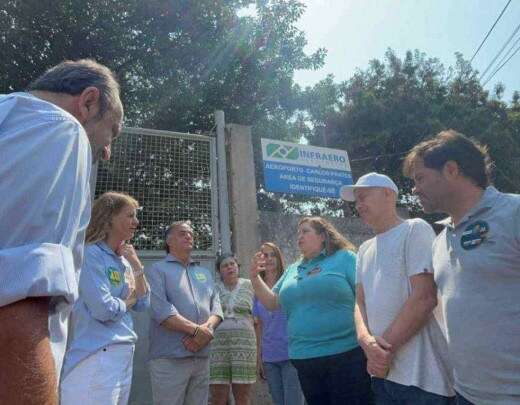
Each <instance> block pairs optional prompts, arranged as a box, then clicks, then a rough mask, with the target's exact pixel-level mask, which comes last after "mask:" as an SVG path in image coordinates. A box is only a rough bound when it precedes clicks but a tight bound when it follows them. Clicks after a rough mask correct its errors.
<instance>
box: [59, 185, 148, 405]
mask: <svg viewBox="0 0 520 405" xmlns="http://www.w3.org/2000/svg"><path fill="white" fill-rule="evenodd" d="M138 206H139V204H138V202H137V201H136V200H135V199H133V198H132V197H130V196H128V195H126V194H121V193H114V192H109V193H105V194H103V195H102V196H101V197H99V198H98V199H97V200H96V201H95V202H94V206H93V209H92V219H91V221H90V224H89V226H88V229H87V236H86V244H87V246H86V249H85V260H84V263H83V266H82V269H81V276H80V281H79V300H78V301H77V303H76V304H75V306H74V310H73V313H72V325H73V327H72V339H71V340H70V345H69V348H68V350H67V353H66V355H65V362H64V367H63V373H62V375H63V379H62V382H61V404H62V405H68V404H77V403H80V404H81V405H89V404H92V405H94V404H117V405H124V404H127V403H128V397H129V394H130V386H131V381H132V362H133V355H134V346H135V342H136V340H137V335H136V333H135V331H134V327H133V322H132V316H131V315H130V312H129V311H130V309H132V310H134V311H144V310H145V309H146V308H147V307H148V306H149V302H150V293H149V288H148V283H147V281H146V278H145V276H144V273H143V265H142V264H141V262H140V261H139V259H138V257H137V254H136V252H135V250H134V248H133V246H132V245H130V244H128V243H127V241H128V240H130V239H132V237H133V236H134V233H135V231H136V229H137V226H138V224H139V221H138V220H137V216H136V211H137V208H138Z"/></svg>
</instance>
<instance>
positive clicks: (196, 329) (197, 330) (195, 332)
mask: <svg viewBox="0 0 520 405" xmlns="http://www.w3.org/2000/svg"><path fill="white" fill-rule="evenodd" d="M199 329H200V326H199V325H197V326H196V327H195V331H194V332H193V334H192V335H191V337H195V336H197V334H198V333H199Z"/></svg>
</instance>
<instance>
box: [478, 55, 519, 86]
mask: <svg viewBox="0 0 520 405" xmlns="http://www.w3.org/2000/svg"><path fill="white" fill-rule="evenodd" d="M518 51H520V46H519V47H518V48H516V50H515V51H514V52H513V54H512V55H511V56H510V57H509V58H507V60H506V61H505V62H504V63H502V64H501V65H500V66H499V67H498V69H497V70H495V71H494V72H493V74H492V75H491V76H489V78H488V79H487V80H486V81H485V82H484V84H483V85H482V86H485V85H486V84H487V83H488V82H489V81H490V80H491V79H492V78H493V76H495V75H496V74H497V73H498V71H499V70H500V69H502V68H503V67H504V66H505V65H506V64H507V62H509V61H510V60H511V58H512V57H513V56H515V55H516V54H517V52H518Z"/></svg>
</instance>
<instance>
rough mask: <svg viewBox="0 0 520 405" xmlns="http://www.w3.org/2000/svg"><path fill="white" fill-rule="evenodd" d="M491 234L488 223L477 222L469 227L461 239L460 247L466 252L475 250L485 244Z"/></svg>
mask: <svg viewBox="0 0 520 405" xmlns="http://www.w3.org/2000/svg"><path fill="white" fill-rule="evenodd" d="M488 233H489V225H488V223H487V222H486V221H477V222H474V223H472V224H470V225H468V226H467V228H466V229H465V230H464V232H463V233H462V236H461V238H460V245H461V246H462V248H463V249H465V250H471V249H475V248H476V247H479V246H480V245H481V244H482V242H484V241H485V240H486V239H487V237H488Z"/></svg>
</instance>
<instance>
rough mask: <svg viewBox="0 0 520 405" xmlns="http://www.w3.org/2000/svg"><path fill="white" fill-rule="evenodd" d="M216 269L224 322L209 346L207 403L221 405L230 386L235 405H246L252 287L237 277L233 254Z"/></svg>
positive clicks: (252, 364) (252, 371)
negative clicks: (209, 400)
mask: <svg viewBox="0 0 520 405" xmlns="http://www.w3.org/2000/svg"><path fill="white" fill-rule="evenodd" d="M216 267H217V271H218V272H219V274H220V281H218V282H217V290H218V292H219V295H220V303H221V305H222V310H223V312H224V320H223V321H222V323H221V324H220V325H219V327H218V329H217V330H216V331H215V338H214V339H213V342H212V343H211V355H210V384H211V385H210V391H211V403H212V404H213V405H225V404H226V403H227V400H228V397H229V387H230V386H231V390H232V392H233V396H234V398H235V404H236V405H248V404H249V403H250V397H251V387H252V384H253V383H254V382H255V381H256V337H255V330H254V324H253V314H252V312H253V297H254V293H253V287H252V286H251V281H249V280H247V279H244V278H240V277H239V265H238V262H237V260H236V258H235V256H234V255H233V254H230V253H228V254H223V255H221V256H220V257H219V258H218V260H217V266H216Z"/></svg>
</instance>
